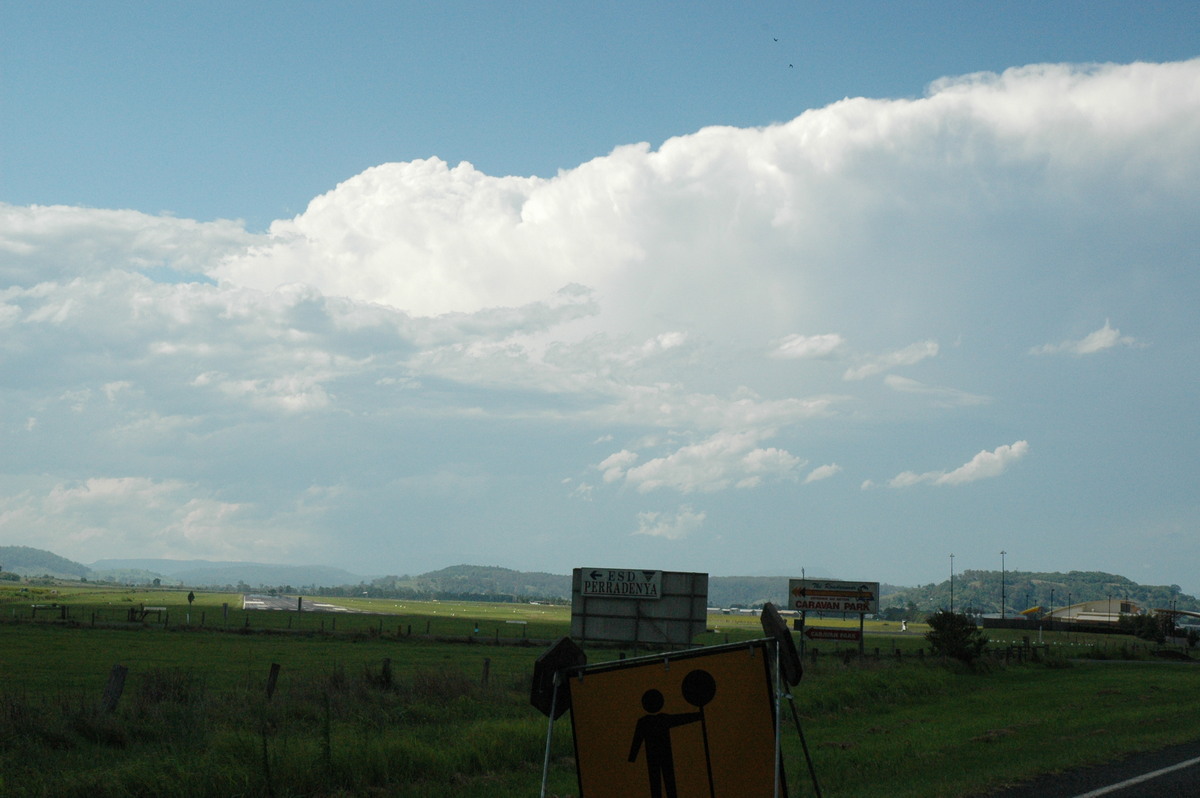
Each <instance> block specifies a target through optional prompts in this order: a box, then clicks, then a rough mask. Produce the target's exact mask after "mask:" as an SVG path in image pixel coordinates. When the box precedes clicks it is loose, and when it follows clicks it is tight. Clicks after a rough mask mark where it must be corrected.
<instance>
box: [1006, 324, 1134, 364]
mask: <svg viewBox="0 0 1200 798" xmlns="http://www.w3.org/2000/svg"><path fill="white" fill-rule="evenodd" d="M1136 343H1137V341H1135V340H1134V339H1133V338H1131V337H1130V336H1128V335H1121V331H1120V330H1118V329H1116V328H1114V327H1112V326H1110V324H1109V322H1108V320H1107V319H1106V320H1105V321H1104V326H1103V327H1101V328H1100V329H1099V330H1096V331H1095V332H1092V333H1089V334H1088V335H1086V336H1085V337H1083V338H1081V339H1080V340H1078V341H1063V342H1061V343H1057V344H1043V345H1041V346H1035V347H1034V348H1033V349H1031V350H1029V352H1030V354H1033V355H1055V354H1067V355H1092V354H1095V353H1096V352H1103V351H1104V350H1105V349H1112V348H1113V347H1114V346H1134V345H1136Z"/></svg>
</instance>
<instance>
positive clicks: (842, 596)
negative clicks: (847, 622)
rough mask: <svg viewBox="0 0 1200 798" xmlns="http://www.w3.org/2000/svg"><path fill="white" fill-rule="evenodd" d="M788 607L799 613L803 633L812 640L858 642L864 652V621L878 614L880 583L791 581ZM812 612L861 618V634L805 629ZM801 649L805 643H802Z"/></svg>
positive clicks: (859, 628) (832, 580)
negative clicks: (851, 614)
mask: <svg viewBox="0 0 1200 798" xmlns="http://www.w3.org/2000/svg"><path fill="white" fill-rule="evenodd" d="M788 606H789V607H791V608H792V609H794V610H796V611H798V612H799V613H800V631H801V632H803V635H804V638H807V639H809V640H857V641H858V652H859V653H860V654H861V653H862V652H863V619H864V618H865V617H866V616H867V615H868V614H874V613H876V612H879V583H878V582H846V581H839V580H835V579H790V580H788ZM810 612H821V613H826V612H834V613H836V612H841V613H847V612H850V613H855V614H856V615H858V630H857V631H856V630H854V629H822V628H813V629H805V627H804V624H805V620H806V617H807V614H808V613H810ZM800 642H801V645H803V643H804V640H803V639H801V641H800Z"/></svg>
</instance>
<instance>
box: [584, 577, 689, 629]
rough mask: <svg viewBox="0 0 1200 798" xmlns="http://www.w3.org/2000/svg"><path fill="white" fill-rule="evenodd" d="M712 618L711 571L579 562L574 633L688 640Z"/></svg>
mask: <svg viewBox="0 0 1200 798" xmlns="http://www.w3.org/2000/svg"><path fill="white" fill-rule="evenodd" d="M707 623H708V574H698V573H686V572H676V571H657V570H650V569H643V568H576V569H575V570H574V571H573V572H572V575H571V637H572V638H574V639H575V640H580V641H584V640H597V641H598V640H604V641H610V642H616V643H646V644H667V645H679V646H687V645H691V644H692V639H693V638H695V636H696V635H698V634H701V633H702V632H703V631H704V629H705V627H706V625H707Z"/></svg>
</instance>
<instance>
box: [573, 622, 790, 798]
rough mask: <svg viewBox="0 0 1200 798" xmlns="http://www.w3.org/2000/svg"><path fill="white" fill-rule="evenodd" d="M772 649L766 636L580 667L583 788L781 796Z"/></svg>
mask: <svg viewBox="0 0 1200 798" xmlns="http://www.w3.org/2000/svg"><path fill="white" fill-rule="evenodd" d="M768 653H769V648H768V641H765V640H758V641H751V642H749V643H747V644H742V645H738V646H736V647H735V646H715V647H712V648H710V649H699V650H697V651H695V652H687V653H684V654H679V655H674V656H672V657H670V658H667V657H640V658H638V659H635V660H626V661H625V662H624V663H609V664H607V665H602V666H597V669H596V670H590V669H585V670H584V671H583V672H582V673H577V674H575V675H572V676H571V677H570V678H569V679H568V685H569V688H570V691H571V721H572V725H573V727H574V731H575V755H576V765H577V768H578V772H579V790H580V796H581V798H642V797H643V796H645V798H723V797H725V796H728V798H771V797H772V796H773V795H774V794H775V769H774V761H775V713H774V704H773V701H772V690H771V678H770V668H769V667H768V661H767V660H768Z"/></svg>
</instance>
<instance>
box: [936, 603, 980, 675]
mask: <svg viewBox="0 0 1200 798" xmlns="http://www.w3.org/2000/svg"><path fill="white" fill-rule="evenodd" d="M928 623H929V631H928V632H926V633H925V639H926V640H927V641H929V646H930V647H931V648H932V649H933V652H934V653H935V654H940V655H941V656H943V657H950V658H951V659H956V660H959V661H960V662H965V663H967V664H968V665H970V664H973V663H974V662H975V660H977V659H979V657H980V655H981V654H983V648H984V646H986V645H987V637H986V636H985V635H984V633H983V631H982V630H980V629H979V628H977V627H976V626H975V621H973V620H972V619H971V617H970V616H968V615H964V614H963V613H961V612H947V611H946V610H938V611H937V612H935V613H933V614H932V615H930V616H929V621H928Z"/></svg>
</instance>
